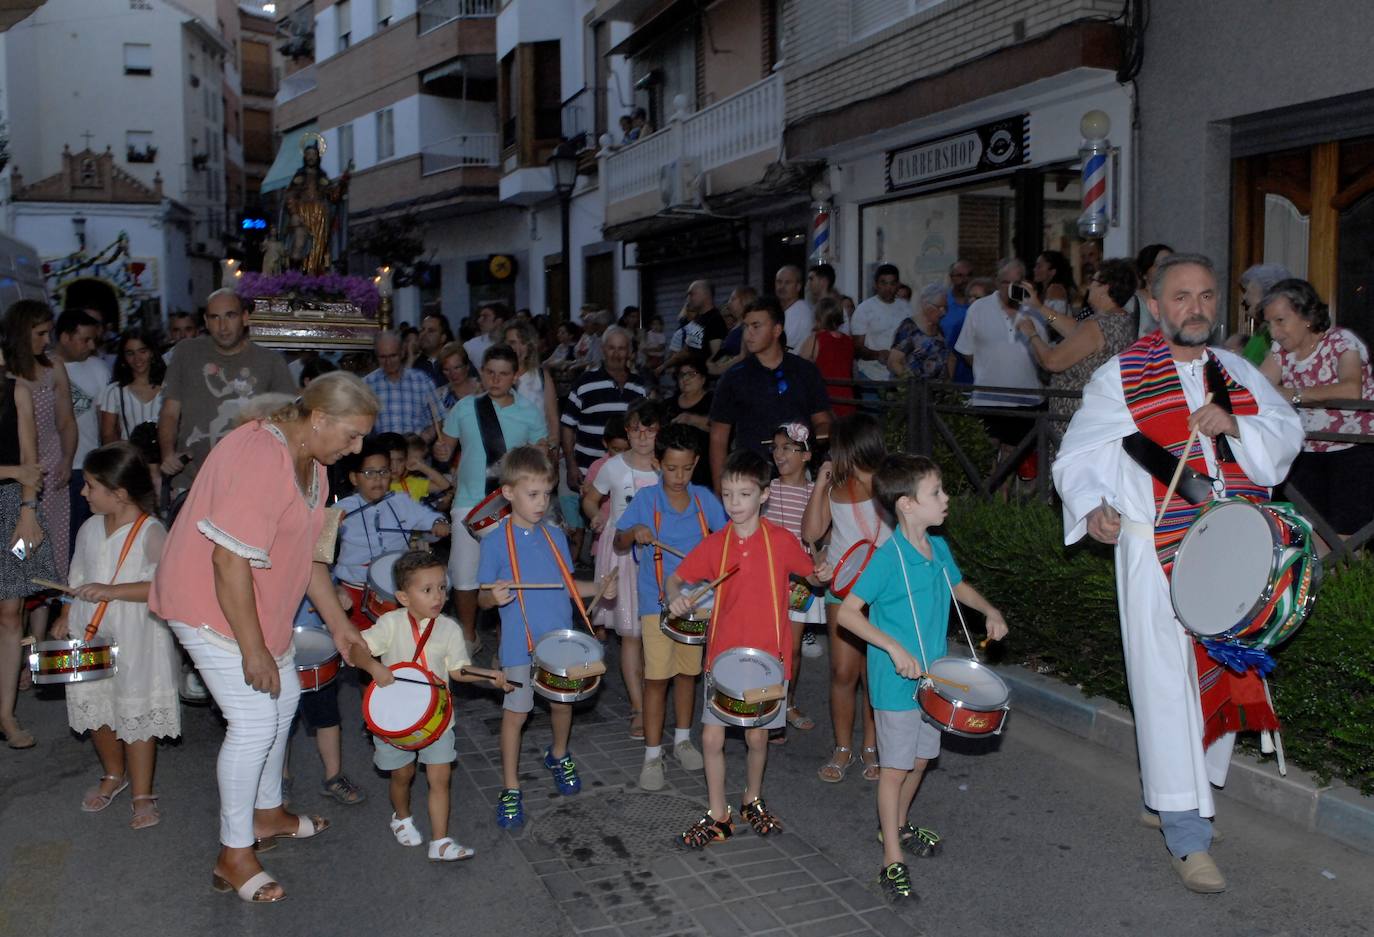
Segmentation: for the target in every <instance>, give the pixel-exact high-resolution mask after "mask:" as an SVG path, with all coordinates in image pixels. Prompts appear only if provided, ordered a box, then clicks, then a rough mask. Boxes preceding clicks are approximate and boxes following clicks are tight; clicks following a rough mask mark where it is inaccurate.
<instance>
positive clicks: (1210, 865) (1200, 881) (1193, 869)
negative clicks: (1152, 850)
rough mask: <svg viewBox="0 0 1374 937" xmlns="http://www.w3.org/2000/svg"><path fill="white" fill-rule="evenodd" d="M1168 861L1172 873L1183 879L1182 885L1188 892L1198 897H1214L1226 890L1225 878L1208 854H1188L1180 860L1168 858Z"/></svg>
mask: <svg viewBox="0 0 1374 937" xmlns="http://www.w3.org/2000/svg"><path fill="white" fill-rule="evenodd" d="M1169 861H1170V862H1172V863H1173V866H1174V871H1175V872H1177V873H1178V877H1179V878H1181V879H1183V885H1184V887H1186V888H1187V889H1188V890H1189V891H1193V892H1197V893H1198V894H1200V895H1214V894H1216V893H1217V892H1223V891H1225V890H1226V877H1225V876H1223V875H1222V874H1221V869H1218V868H1217V864H1216V863H1215V862H1213V861H1212V857H1211V856H1210V855H1209V854H1207V853H1205V852H1190V853H1189V854H1188V855H1186V856H1184V857H1183V858H1182V859H1176V858H1174V857H1172V856H1170V857H1169Z"/></svg>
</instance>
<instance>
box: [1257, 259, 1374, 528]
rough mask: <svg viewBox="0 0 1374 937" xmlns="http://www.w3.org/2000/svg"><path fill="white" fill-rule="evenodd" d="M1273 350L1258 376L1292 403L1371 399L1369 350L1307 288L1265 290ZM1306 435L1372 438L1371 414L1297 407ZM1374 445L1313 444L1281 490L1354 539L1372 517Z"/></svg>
mask: <svg viewBox="0 0 1374 937" xmlns="http://www.w3.org/2000/svg"><path fill="white" fill-rule="evenodd" d="M1258 309H1259V312H1260V314H1261V315H1263V317H1264V320H1265V322H1267V323H1268V325H1269V334H1270V336H1271V337H1272V338H1273V339H1274V345H1273V349H1272V351H1271V353H1270V355H1269V357H1267V358H1266V359H1265V360H1264V363H1263V364H1262V365H1260V370H1261V371H1262V372H1264V376H1265V377H1267V378H1269V380H1271V381H1273V382H1274V384H1275V386H1277V387H1278V388H1279V390H1280V391H1282V392H1283V395H1284V396H1285V397H1287V398H1289V399H1290V400H1291V401H1292V402H1293V404H1294V405H1297V404H1303V403H1309V404H1310V403H1317V402H1320V401H1323V400H1374V377H1371V375H1370V372H1369V350H1368V349H1367V348H1366V347H1365V344H1364V342H1362V341H1360V339H1359V338H1358V337H1357V336H1356V335H1355V334H1354V333H1352V332H1350V331H1349V330H1348V329H1343V328H1340V327H1339V326H1333V325H1332V324H1331V314H1330V311H1329V310H1328V309H1327V306H1326V304H1325V303H1324V302H1322V301H1321V297H1320V296H1318V295H1317V291H1316V290H1315V289H1313V287H1312V284H1311V283H1308V282H1307V281H1306V280H1299V279H1296V278H1293V279H1288V280H1280V281H1279V282H1278V283H1275V284H1274V285H1273V286H1272V287H1270V288H1269V292H1267V293H1265V294H1264V297H1263V298H1262V299H1261V300H1260V302H1259V306H1258ZM1298 413H1299V414H1300V415H1301V416H1302V423H1303V428H1304V429H1305V430H1306V431H1307V432H1308V433H1309V434H1311V433H1362V434H1364V435H1371V434H1374V412H1371V411H1369V410H1337V409H1333V408H1330V407H1300V408H1299V410H1298ZM1371 477H1374V443H1348V442H1336V441H1333V440H1322V439H1311V438H1309V439H1308V440H1307V441H1306V442H1305V443H1304V444H1303V451H1302V454H1301V455H1299V456H1298V458H1297V460H1296V461H1294V463H1293V470H1292V471H1291V472H1290V473H1289V475H1288V482H1287V484H1289V485H1291V486H1293V487H1294V488H1296V489H1297V490H1298V491H1300V492H1301V493H1302V496H1303V497H1304V498H1305V499H1306V500H1307V501H1308V502H1309V503H1310V504H1311V505H1312V507H1313V508H1314V509H1316V511H1317V513H1318V514H1320V515H1321V516H1322V517H1323V518H1325V519H1326V521H1327V522H1329V523H1330V524H1331V526H1332V527H1334V528H1335V529H1336V532H1337V533H1339V534H1342V535H1349V534H1353V533H1355V532H1356V531H1357V530H1359V529H1360V528H1361V527H1363V526H1364V525H1365V524H1367V523H1368V522H1369V520H1370V518H1371V517H1374V486H1371V485H1370V484H1369V479H1370V478H1371Z"/></svg>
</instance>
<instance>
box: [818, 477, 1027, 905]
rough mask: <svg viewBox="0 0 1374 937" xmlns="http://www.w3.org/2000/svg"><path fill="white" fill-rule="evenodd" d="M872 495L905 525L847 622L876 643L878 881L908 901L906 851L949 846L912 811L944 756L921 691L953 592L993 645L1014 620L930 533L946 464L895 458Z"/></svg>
mask: <svg viewBox="0 0 1374 937" xmlns="http://www.w3.org/2000/svg"><path fill="white" fill-rule="evenodd" d="M873 490H874V493H875V495H876V496H877V498H878V501H879V502H881V503H882V505H883V507H885V508H887V510H888V512H889V513H890V514H891V515H892V516H893V517H894V518H896V519H897V529H896V530H894V531H893V534H892V537H891V538H890V539H889V540H888V541H887V542H886V543H884V544H883V545H882V546H881V547H879V548H878V550H877V552H876V553H874V554H873V558H872V559H871V560H870V561H869V563H868V566H867V567H866V568H865V569H864V571H863V574H862V575H861V576H860V577H859V581H858V582H857V583H855V585H854V588H853V589H852V590H851V591H850V593H849V595H847V596H845V599H844V604H843V605H841V606H840V612H839V624H840V626H841V627H843V628H848V629H849V630H850V631H852V632H853V633H854V634H856V635H858V636H859V637H860V638H862V639H864V640H865V641H867V642H868V693H869V699H870V701H871V702H872V704H873V717H874V721H875V722H876V723H877V726H878V760H879V765H880V766H881V773H880V775H879V778H878V822H879V833H878V837H879V839H880V840H881V842H882V843H883V870H882V873H881V874H880V875H879V883H880V884H881V885H882V886H883V889H884V890H885V891H886V892H887V893H888V894H889V895H891V896H892V897H894V898H896V899H907V898H913V897H915V893H914V892H913V891H912V888H911V874H910V872H909V871H908V869H907V867H906V864H905V863H904V862H902V847H904V846H905V847H906V848H907V849H909V850H910V851H912V852H914V853H915V854H916V855H918V856H928V855H931V854H932V853H933V852H934V851H935V847H936V846H937V845H938V844H939V842H940V837H939V836H938V835H937V834H936V833H934V832H933V831H931V830H925V829H920V830H918V829H916V828H915V827H914V826H912V824H911V823H910V821H908V820H907V814H908V813H910V811H911V802H912V801H913V800H914V799H915V798H916V791H917V789H918V788H919V787H920V786H921V778H922V777H923V776H924V774H925V770H926V766H927V765H929V764H930V761H931V759H933V758H936V757H938V756H939V754H940V731H939V730H938V729H936V728H935V727H934V726H932V725H930V724H929V723H927V722H925V720H923V719H922V718H921V709H920V707H919V705H918V704H917V703H916V688H917V686H918V682H917V681H918V678H919V677H920V676H921V673H922V672H923V670H924V668H925V667H927V666H929V664H930V663H931V662H932V661H935V660H938V659H939V658H941V657H943V656H944V655H945V652H946V641H945V635H946V633H947V631H948V630H949V600H950V597H951V590H952V592H953V597H954V598H955V599H956V600H958V601H959V602H962V603H963V604H964V605H967V606H969V607H970V608H973V609H977V610H978V611H979V612H982V613H983V615H985V616H986V618H987V629H988V637H989V638H990V639H992V640H994V641H999V640H1001V639H1002V638H1004V637H1006V634H1007V623H1006V622H1005V621H1004V620H1003V619H1002V613H1001V612H999V611H997V609H996V608H994V607H993V606H992V605H991V604H990V603H989V602H988V601H987V600H986V599H984V598H983V597H982V596H981V595H979V594H978V591H977V590H976V589H974V588H973V587H972V586H971V585H969V584H968V583H967V582H964V581H963V576H962V574H961V573H960V572H959V566H958V564H957V563H955V562H954V557H953V555H952V554H951V553H950V551H949V545H948V544H946V543H945V539H944V538H943V537H937V536H934V535H932V534H930V533H929V529H930V528H931V527H936V526H939V525H940V524H942V523H944V520H945V517H946V515H947V514H948V513H949V495H947V494H946V493H945V491H944V489H943V488H942V486H941V484H940V468H939V466H937V465H936V464H935V463H934V462H932V461H931V460H930V459H928V458H926V457H925V456H913V455H907V454H905V453H899V454H894V455H890V456H888V457H887V458H886V459H884V460H883V464H882V467H881V468H879V470H878V471H877V473H876V474H875V475H874V476H873ZM864 606H868V614H867V616H865V615H864Z"/></svg>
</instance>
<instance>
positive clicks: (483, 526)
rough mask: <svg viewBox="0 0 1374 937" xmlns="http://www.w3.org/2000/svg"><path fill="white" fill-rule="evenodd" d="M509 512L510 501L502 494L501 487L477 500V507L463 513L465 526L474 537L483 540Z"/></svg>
mask: <svg viewBox="0 0 1374 937" xmlns="http://www.w3.org/2000/svg"><path fill="white" fill-rule="evenodd" d="M509 513H510V502H509V501H507V500H506V496H505V495H503V494H501V489H500V488H497V489H496V490H495V491H493V492H492V493H491V494H489V495H487V496H486V497H485V498H483V499H482V500H481V501H479V502H477V507H475V508H473V509H472V510H471V511H468V512H467V513H466V514H464V515H463V526H464V527H466V528H467V531H468V533H469V534H471V535H472V537H473V539H475V540H481V539H482V538H483V537H485V536H486V535H487V534H489V533H491V532H492V531H493V530H495V529H496V525H497V524H499V523H501V519H502V518H503V517H505V516H506V515H507V514H509Z"/></svg>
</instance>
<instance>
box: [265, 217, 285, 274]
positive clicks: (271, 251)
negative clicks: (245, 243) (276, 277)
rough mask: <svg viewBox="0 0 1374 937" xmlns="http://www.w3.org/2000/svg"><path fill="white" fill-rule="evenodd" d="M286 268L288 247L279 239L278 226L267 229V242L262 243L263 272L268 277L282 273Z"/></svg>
mask: <svg viewBox="0 0 1374 937" xmlns="http://www.w3.org/2000/svg"><path fill="white" fill-rule="evenodd" d="M285 268H286V245H285V244H283V243H282V241H281V238H279V237H277V226H276V225H272V226H271V227H269V228H268V229H267V240H265V241H263V242H262V272H263V273H265V274H267V275H268V276H272V275H273V274H277V273H281V272H282V270H284V269H285Z"/></svg>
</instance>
